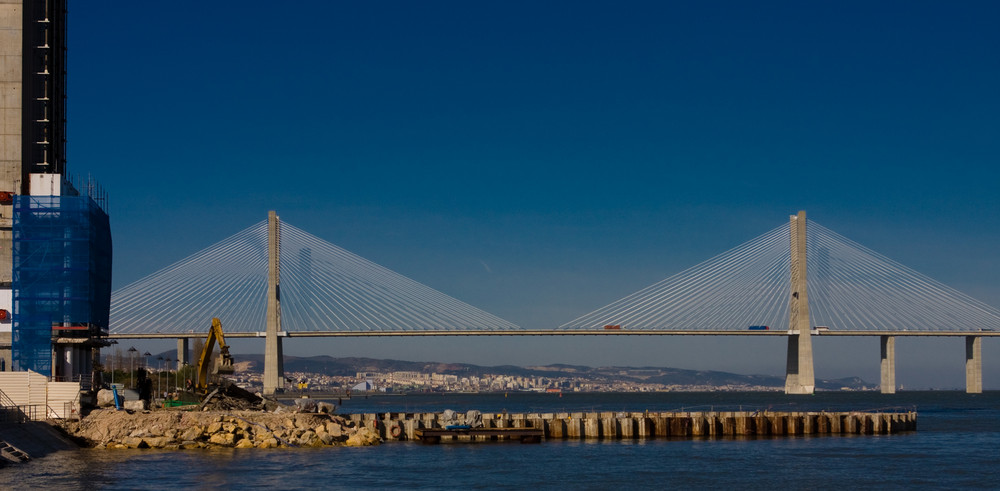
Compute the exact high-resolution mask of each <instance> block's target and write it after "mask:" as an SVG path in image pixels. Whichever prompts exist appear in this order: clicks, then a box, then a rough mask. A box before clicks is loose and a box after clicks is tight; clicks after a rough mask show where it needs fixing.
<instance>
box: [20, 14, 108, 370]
mask: <svg viewBox="0 0 1000 491" xmlns="http://www.w3.org/2000/svg"><path fill="white" fill-rule="evenodd" d="M105 204H106V200H105V197H104V196H103V193H102V192H101V191H100V190H99V188H98V187H97V186H96V185H95V184H94V183H93V182H92V181H89V180H88V182H83V183H81V182H75V183H74V182H73V181H72V179H70V178H69V176H68V174H67V172H66V1H65V0H0V370H3V371H11V370H13V371H27V370H31V371H34V372H38V373H40V374H43V375H46V376H48V377H50V379H51V380H80V381H81V382H83V383H84V385H87V384H89V382H90V374H91V373H92V371H93V355H94V353H95V351H96V348H98V347H99V346H100V345H101V344H103V343H104V341H103V338H104V337H105V336H106V334H107V329H108V310H109V303H110V295H111V231H110V226H109V222H108V215H107V213H106V210H105Z"/></svg>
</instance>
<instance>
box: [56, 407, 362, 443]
mask: <svg viewBox="0 0 1000 491" xmlns="http://www.w3.org/2000/svg"><path fill="white" fill-rule="evenodd" d="M62 429H63V430H64V431H65V432H66V433H67V434H68V435H69V436H70V437H72V438H75V439H76V440H77V441H79V442H81V443H83V444H84V445H85V446H88V447H93V448H108V449H124V448H154V449H167V450H181V449H199V448H287V447H328V446H368V445H378V444H380V443H381V442H382V439H381V438H380V437H379V435H378V433H376V432H375V431H374V430H372V429H371V428H367V427H364V426H362V425H359V424H356V423H353V422H351V421H350V420H347V419H344V418H342V417H340V416H337V415H333V414H323V413H291V412H278V413H272V412H261V411H192V410H183V409H179V408H178V409H157V410H152V411H150V410H146V411H116V410H114V409H97V410H94V411H92V412H91V413H90V414H88V415H87V416H86V417H84V418H83V419H81V420H79V421H67V422H64V423H63V424H62Z"/></svg>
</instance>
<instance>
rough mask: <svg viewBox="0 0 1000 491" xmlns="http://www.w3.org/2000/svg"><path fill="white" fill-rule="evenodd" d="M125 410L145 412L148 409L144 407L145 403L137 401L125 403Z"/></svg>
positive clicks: (140, 400)
mask: <svg viewBox="0 0 1000 491" xmlns="http://www.w3.org/2000/svg"><path fill="white" fill-rule="evenodd" d="M125 409H127V410H129V411H145V410H146V409H149V408H148V407H146V401H144V400H142V399H137V400H134V401H125Z"/></svg>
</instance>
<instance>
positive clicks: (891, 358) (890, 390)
mask: <svg viewBox="0 0 1000 491" xmlns="http://www.w3.org/2000/svg"><path fill="white" fill-rule="evenodd" d="M879 386H880V387H881V388H882V393H883V394H895V393H896V337H895V336H882V379H881V384H879Z"/></svg>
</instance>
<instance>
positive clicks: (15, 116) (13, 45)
mask: <svg viewBox="0 0 1000 491" xmlns="http://www.w3.org/2000/svg"><path fill="white" fill-rule="evenodd" d="M21 3H22V2H21V0H0V191H9V192H15V193H19V192H20V189H21V137H22V134H21V119H22V118H21V105H22V92H23V81H22V78H21V67H22V53H23V49H22V38H23V30H22V27H21V24H22V19H23V8H22V5H21ZM12 218H13V206H12V205H9V204H0V288H10V282H11V271H12V270H13V263H12V258H11V254H10V250H11V227H12V225H13V222H12Z"/></svg>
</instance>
